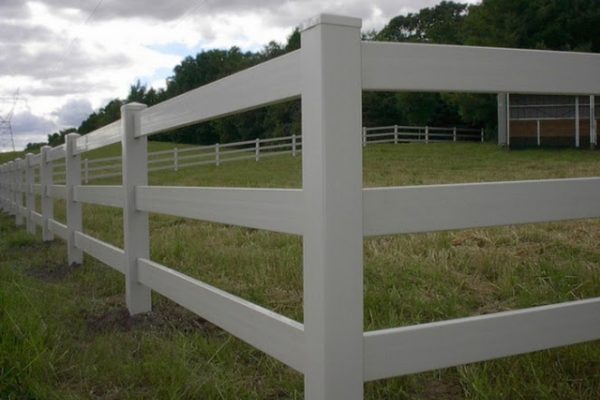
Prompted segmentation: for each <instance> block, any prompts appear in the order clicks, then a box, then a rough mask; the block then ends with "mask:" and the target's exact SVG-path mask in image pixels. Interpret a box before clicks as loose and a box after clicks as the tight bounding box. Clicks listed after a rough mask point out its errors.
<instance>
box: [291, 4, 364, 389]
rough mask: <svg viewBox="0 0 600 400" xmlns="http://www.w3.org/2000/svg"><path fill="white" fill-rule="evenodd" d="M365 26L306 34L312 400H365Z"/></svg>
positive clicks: (321, 26) (348, 24)
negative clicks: (362, 43)
mask: <svg viewBox="0 0 600 400" xmlns="http://www.w3.org/2000/svg"><path fill="white" fill-rule="evenodd" d="M360 27H361V20H360V19H356V18H348V17H340V16H334V15H327V14H322V15H320V16H319V17H316V18H314V19H311V20H310V21H309V22H308V23H307V24H306V25H304V27H303V29H302V34H301V35H302V36H301V42H302V64H301V65H302V73H303V76H302V144H303V148H302V159H303V162H302V177H303V190H304V194H305V196H304V198H305V210H304V212H305V214H304V215H305V221H306V225H305V231H304V236H303V240H304V250H303V251H304V337H305V371H304V379H305V380H304V385H305V397H306V399H310V400H324V399H344V400H359V399H362V398H363V264H362V262H363V261H362V260H363V233H362V148H361V140H360V136H359V132H360V129H361V126H362V121H361V107H362V104H361V101H362V100H361V92H362V84H361V48H360ZM339 99H344V101H339ZM351 132H356V134H355V135H352V134H350V135H348V133H351ZM364 132H365V130H364V129H363V138H364ZM362 145H364V139H363V143H362Z"/></svg>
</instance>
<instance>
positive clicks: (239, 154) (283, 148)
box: [36, 125, 484, 184]
mask: <svg viewBox="0 0 600 400" xmlns="http://www.w3.org/2000/svg"><path fill="white" fill-rule="evenodd" d="M483 139H484V130H483V128H482V129H473V128H458V127H453V128H440V127H430V126H400V125H391V126H381V127H373V128H363V146H366V145H367V144H377V143H394V144H398V143H418V142H420V143H426V144H427V143H435V142H457V141H471V142H479V141H481V142H482V143H483ZM301 151H302V136H299V135H291V136H284V137H276V138H266V139H261V138H256V139H253V140H246V141H241V142H232V143H225V144H220V143H216V144H213V145H209V146H193V147H184V148H179V147H174V148H173V149H171V150H160V151H154V152H149V153H148V171H149V172H152V171H164V170H173V171H178V170H180V169H182V168H187V167H195V166H199V165H217V166H219V165H221V164H222V163H226V162H230V161H240V160H256V161H260V160H261V159H263V158H266V157H271V156H277V155H281V154H291V155H292V156H294V157H295V156H296V155H298V154H300V152H301ZM61 167H62V166H59V165H55V168H54V179H55V181H56V182H57V183H58V182H60V183H64V182H65V170H64V168H61ZM81 168H82V170H81V173H82V176H83V183H86V184H87V183H89V182H90V181H92V180H96V179H102V178H110V177H116V176H121V156H116V157H104V158H94V159H88V158H84V159H82V160H81ZM36 172H37V171H36Z"/></svg>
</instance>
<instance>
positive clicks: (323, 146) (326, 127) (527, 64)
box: [0, 15, 600, 400]
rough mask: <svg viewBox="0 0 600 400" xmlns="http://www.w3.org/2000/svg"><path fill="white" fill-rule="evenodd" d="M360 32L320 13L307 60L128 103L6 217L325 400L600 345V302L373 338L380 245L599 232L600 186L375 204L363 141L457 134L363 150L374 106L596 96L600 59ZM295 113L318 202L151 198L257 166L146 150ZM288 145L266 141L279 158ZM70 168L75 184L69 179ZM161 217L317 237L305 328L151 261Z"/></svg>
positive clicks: (312, 243) (380, 196)
mask: <svg viewBox="0 0 600 400" xmlns="http://www.w3.org/2000/svg"><path fill="white" fill-rule="evenodd" d="M360 26H361V22H360V20H358V19H354V18H347V17H339V16H332V15H321V16H319V17H317V18H315V19H313V20H311V21H309V22H308V23H307V24H306V25H305V26H304V28H303V29H302V48H301V50H298V51H296V52H294V53H291V54H289V55H287V56H284V57H282V58H279V59H275V60H272V61H269V62H267V63H265V64H262V65H258V66H256V67H254V68H252V69H250V70H247V71H243V72H240V73H237V74H234V75H232V76H230V77H227V78H224V79H222V80H220V81H217V82H215V83H212V84H210V85H207V86H205V87H201V88H198V89H195V90H194V91H192V92H189V93H186V94H184V95H181V96H179V97H177V98H175V99H172V100H169V101H167V102H165V103H161V104H159V105H156V106H154V107H150V108H145V107H144V106H142V105H139V104H129V105H125V106H123V108H122V110H121V111H122V120H121V121H119V122H116V123H114V124H111V125H109V126H107V127H105V128H102V129H100V130H98V131H96V132H93V133H91V134H89V135H87V136H84V137H79V136H78V135H74V134H71V135H69V136H68V138H67V143H66V145H63V146H59V147H56V148H54V149H50V148H48V147H45V148H43V149H42V151H41V155H40V156H39V157H38V156H35V157H33V156H28V157H27V160H21V159H17V160H14V161H11V162H8V163H5V164H3V165H2V166H0V205H1V207H2V209H3V210H4V211H6V212H8V213H10V214H12V215H14V216H15V222H16V224H17V225H22V224H24V223H25V222H26V223H27V227H28V230H30V231H35V229H36V226H40V225H41V226H42V229H43V232H44V240H51V239H52V238H53V236H54V235H57V236H59V237H61V238H63V239H65V240H66V242H67V244H68V255H69V262H74V263H79V262H81V261H82V254H83V252H86V253H88V254H90V255H91V256H93V257H96V258H98V259H99V260H101V261H103V262H104V263H106V264H107V265H109V266H111V267H112V268H114V269H116V270H117V271H119V272H121V273H123V274H124V275H125V294H126V303H127V306H128V308H129V310H130V312H131V313H132V314H135V313H140V312H146V311H149V310H150V309H151V297H150V291H151V290H155V291H157V292H159V293H162V294H163V295H165V296H166V297H168V298H170V299H172V300H174V301H176V302H177V303H179V304H181V305H182V306H184V307H186V308H189V309H190V310H192V311H193V312H195V313H197V314H198V315H200V316H202V317H204V318H206V319H207V320H209V321H212V322H213V323H215V324H216V325H218V326H220V327H222V328H224V329H226V330H227V331H229V332H230V333H232V334H233V335H236V336H237V337H239V338H241V339H242V340H244V341H246V342H248V343H250V344H251V345H253V346H255V347H256V348H258V349H260V350H262V351H264V352H265V353H267V354H269V355H271V356H273V357H275V358H277V359H278V360H281V361H282V362H284V363H285V364H287V365H289V366H290V367H292V368H294V369H295V370H297V371H300V372H302V373H304V374H305V395H306V398H309V399H348V400H352V399H362V397H363V382H365V381H369V380H374V379H381V378H385V377H391V376H397V375H403V374H409V373H415V372H418V371H426V370H430V369H434V368H444V367H448V366H453V365H459V364H462V363H468V362H477V361H482V360H488V359H492V358H497V357H504V356H508V355H513V354H520V353H524V352H529V351H534V350H540V349H545V348H551V347H556V346H563V345H569V344H573V343H579V342H583V341H589V340H595V339H600V297H596V298H591V299H587V300H581V301H575V302H570V303H563V304H557V305H549V306H544V307H535V308H529V309H524V310H515V311H509V312H505V313H496V314H489V315H483V316H474V317H469V318H462V319H454V320H450V321H440V322H435V323H430V324H421V325H415V326H406V327H399V328H392V329H385V330H377V331H372V332H363V254H362V248H363V246H362V241H363V238H364V237H365V236H370V235H381V234H399V233H407V232H425V231H436V230H446V229H462V228H468V227H481V226H492V225H505V224H516V223H532V222H542V221H558V220H564V219H572V218H597V217H600V207H598V206H597V205H598V204H600V178H585V179H561V180H545V181H523V182H493V183H473V184H458V185H433V186H419V187H397V188H372V189H363V188H362V176H361V171H362V146H363V145H364V144H365V142H369V143H371V142H377V141H384V140H385V141H389V140H392V141H396V142H398V141H402V140H413V139H414V137H415V135H416V136H417V140H427V141H433V140H436V139H438V138H440V137H442V138H443V139H445V140H449V139H450V138H452V139H453V138H454V137H456V138H457V139H458V137H457V136H458V135H459V133H458V132H457V133H455V132H454V131H452V132H450V131H441V130H435V129H433V128H428V129H427V130H426V132H415V131H408V129H407V128H405V127H392V130H391V131H390V127H387V128H385V129H383V128H377V129H370V130H363V133H364V135H363V137H362V138H361V135H360V132H361V125H362V124H361V106H362V105H361V91H362V90H415V91H427V90H432V91H468V92H498V91H500V92H504V91H510V92H513V93H518V92H539V93H556V94H573V93H576V94H597V93H600V80H599V79H598V77H597V71H598V70H600V56H599V55H590V54H579V53H557V52H547V51H524V50H510V49H494V48H475V47H458V46H435V45H423V44H406V43H377V42H361V41H360ZM540 65H543V66H544V68H542V69H540V68H539V66H540ZM295 97H302V99H303V101H302V118H303V120H302V130H303V133H302V141H301V143H300V141H299V138H293V140H295V143H296V144H297V145H298V146H300V145H301V146H302V158H303V163H302V165H303V167H302V168H303V187H302V189H294V190H284V189H241V188H199V187H193V188H190V187H185V188H184V187H156V186H149V185H148V182H147V178H148V171H149V170H152V169H153V168H162V167H164V168H180V167H183V166H186V164H187V165H190V164H193V163H203V162H211V163H212V162H215V163H217V164H218V163H220V162H224V161H225V160H227V159H234V158H237V157H248V154H245V153H244V152H245V151H247V150H242V149H241V148H239V143H238V144H235V145H234V144H231V145H216V146H215V147H214V148H211V149H210V150H209V151H204V152H203V150H198V149H191V150H189V151H188V150H187V149H178V150H173V152H172V153H170V151H169V152H167V151H165V152H161V154H155V156H162V157H163V158H165V159H166V161H163V160H162V159H160V158H153V159H152V160H151V162H150V163H148V162H147V161H148V160H147V141H146V138H147V136H148V135H151V134H154V133H157V132H162V131H165V130H168V129H171V128H173V127H177V126H183V125H187V124H191V123H194V122H198V121H203V120H208V119H211V118H215V117H219V116H223V115H228V114H232V113H236V112H240V111H243V110H247V109H251V108H254V107H258V106H262V105H265V104H271V103H275V102H279V101H284V100H288V99H290V98H295ZM339 99H344V101H340V100H339ZM349 132H356V134H355V135H352V134H349ZM390 132H391V136H390ZM469 134H471V133H469ZM369 135H370V136H369ZM410 135H412V136H410ZM441 135H445V136H441ZM449 135H452V136H449ZM476 135H477V134H475V136H476ZM269 140H270V139H269ZM277 140H278V139H273V140H272V141H270V142H267V141H264V142H265V143H266V144H270V145H271V146H279V145H280V144H281V143H278V142H277ZM119 141H120V142H121V143H122V146H123V155H122V163H121V166H120V168H121V170H120V173H121V174H122V176H123V183H122V185H119V186H86V185H82V183H83V180H84V178H85V176H84V175H85V173H84V174H82V165H81V160H80V157H81V154H82V153H83V152H85V151H88V150H91V149H96V148H99V147H101V146H105V145H108V144H112V143H116V142H119ZM248 144H250V145H252V143H248ZM255 145H256V142H255ZM281 148H283V147H276V148H273V147H272V148H271V150H273V152H274V153H275V152H277V151H283V150H280V149H281ZM223 149H229V150H228V151H229V153H230V154H229V156H230V157H231V158H227V157H226V155H225V153H226V152H224V151H223ZM238 150H239V153H233V156H232V152H234V151H238ZM296 150H298V148H296ZM286 151H289V149H288V150H286ZM195 152H198V153H199V154H196V153H195ZM206 154H208V155H206ZM171 155H172V157H171ZM264 155H265V153H262V152H255V153H254V154H253V156H254V157H255V158H259V157H263V156H264ZM62 160H64V163H63V162H62ZM110 161H117V159H116V158H112V159H111V160H110ZM163 162H164V163H165V164H166V165H162V164H161V163H163ZM98 164H100V162H95V161H92V160H89V161H88V162H87V173H88V174H89V173H90V172H93V171H101V170H102V169H95V170H93V168H97V167H99V165H98ZM36 169H40V172H39V173H38V174H36V173H35V170H36ZM61 170H62V171H63V172H62V173H63V174H66V182H65V184H64V185H58V184H56V183H55V182H54V181H53V179H54V177H55V172H60V171H61ZM36 176H37V178H36ZM37 185H39V186H37ZM35 196H40V197H41V203H42V204H43V207H42V210H41V212H39V211H38V210H36V209H35V207H36V202H35V201H32V198H33V199H34V197H35ZM55 199H64V200H66V210H67V224H66V225H65V224H62V223H60V222H58V221H56V220H55V219H54V216H53V215H52V210H53V207H52V205H53V201H54V200H55ZM34 200H35V199H34ZM84 202H86V203H92V204H102V205H108V206H112V207H117V208H122V209H123V210H124V226H123V229H124V238H125V241H124V242H125V245H124V249H119V248H116V247H115V246H112V245H109V244H107V243H104V242H102V241H100V240H98V239H96V238H93V237H91V236H89V235H86V234H84V233H83V232H82V226H81V220H82V218H81V217H82V215H81V213H82V209H81V204H82V203H84ZM150 212H153V213H165V214H173V215H179V216H183V217H187V218H196V219H201V220H206V221H214V222H219V223H225V224H232V225H240V226H246V227H253V228H258V229H267V230H273V231H278V232H287V233H292V234H297V235H301V236H303V240H304V245H303V251H304V260H303V263H304V296H303V299H304V323H303V324H301V323H299V322H296V321H293V320H290V319H289V318H286V317H284V316H282V315H279V314H277V313H275V312H272V311H270V310H267V309H264V308H263V307H259V306H257V305H254V304H252V303H249V302H248V301H246V300H243V299H240V298H238V297H236V296H233V295H231V294H229V293H226V292H224V291H221V290H219V289H216V288H214V287H212V286H210V285H207V284H206V283H203V282H200V281H198V280H195V279H192V278H190V277H188V276H185V275H183V274H181V273H179V272H176V271H173V270H171V269H169V268H168V267H166V266H163V265H160V264H157V263H156V262H153V261H151V260H150V256H149V234H148V229H149V228H148V213H150Z"/></svg>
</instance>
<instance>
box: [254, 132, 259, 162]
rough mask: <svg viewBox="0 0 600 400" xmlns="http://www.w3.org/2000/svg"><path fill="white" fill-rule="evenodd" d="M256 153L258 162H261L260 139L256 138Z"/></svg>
mask: <svg viewBox="0 0 600 400" xmlns="http://www.w3.org/2000/svg"><path fill="white" fill-rule="evenodd" d="M254 151H255V153H256V161H258V160H260V139H259V138H256V145H255V150H254Z"/></svg>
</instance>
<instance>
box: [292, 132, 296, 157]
mask: <svg viewBox="0 0 600 400" xmlns="http://www.w3.org/2000/svg"><path fill="white" fill-rule="evenodd" d="M292 157H296V135H295V134H294V135H292Z"/></svg>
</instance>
